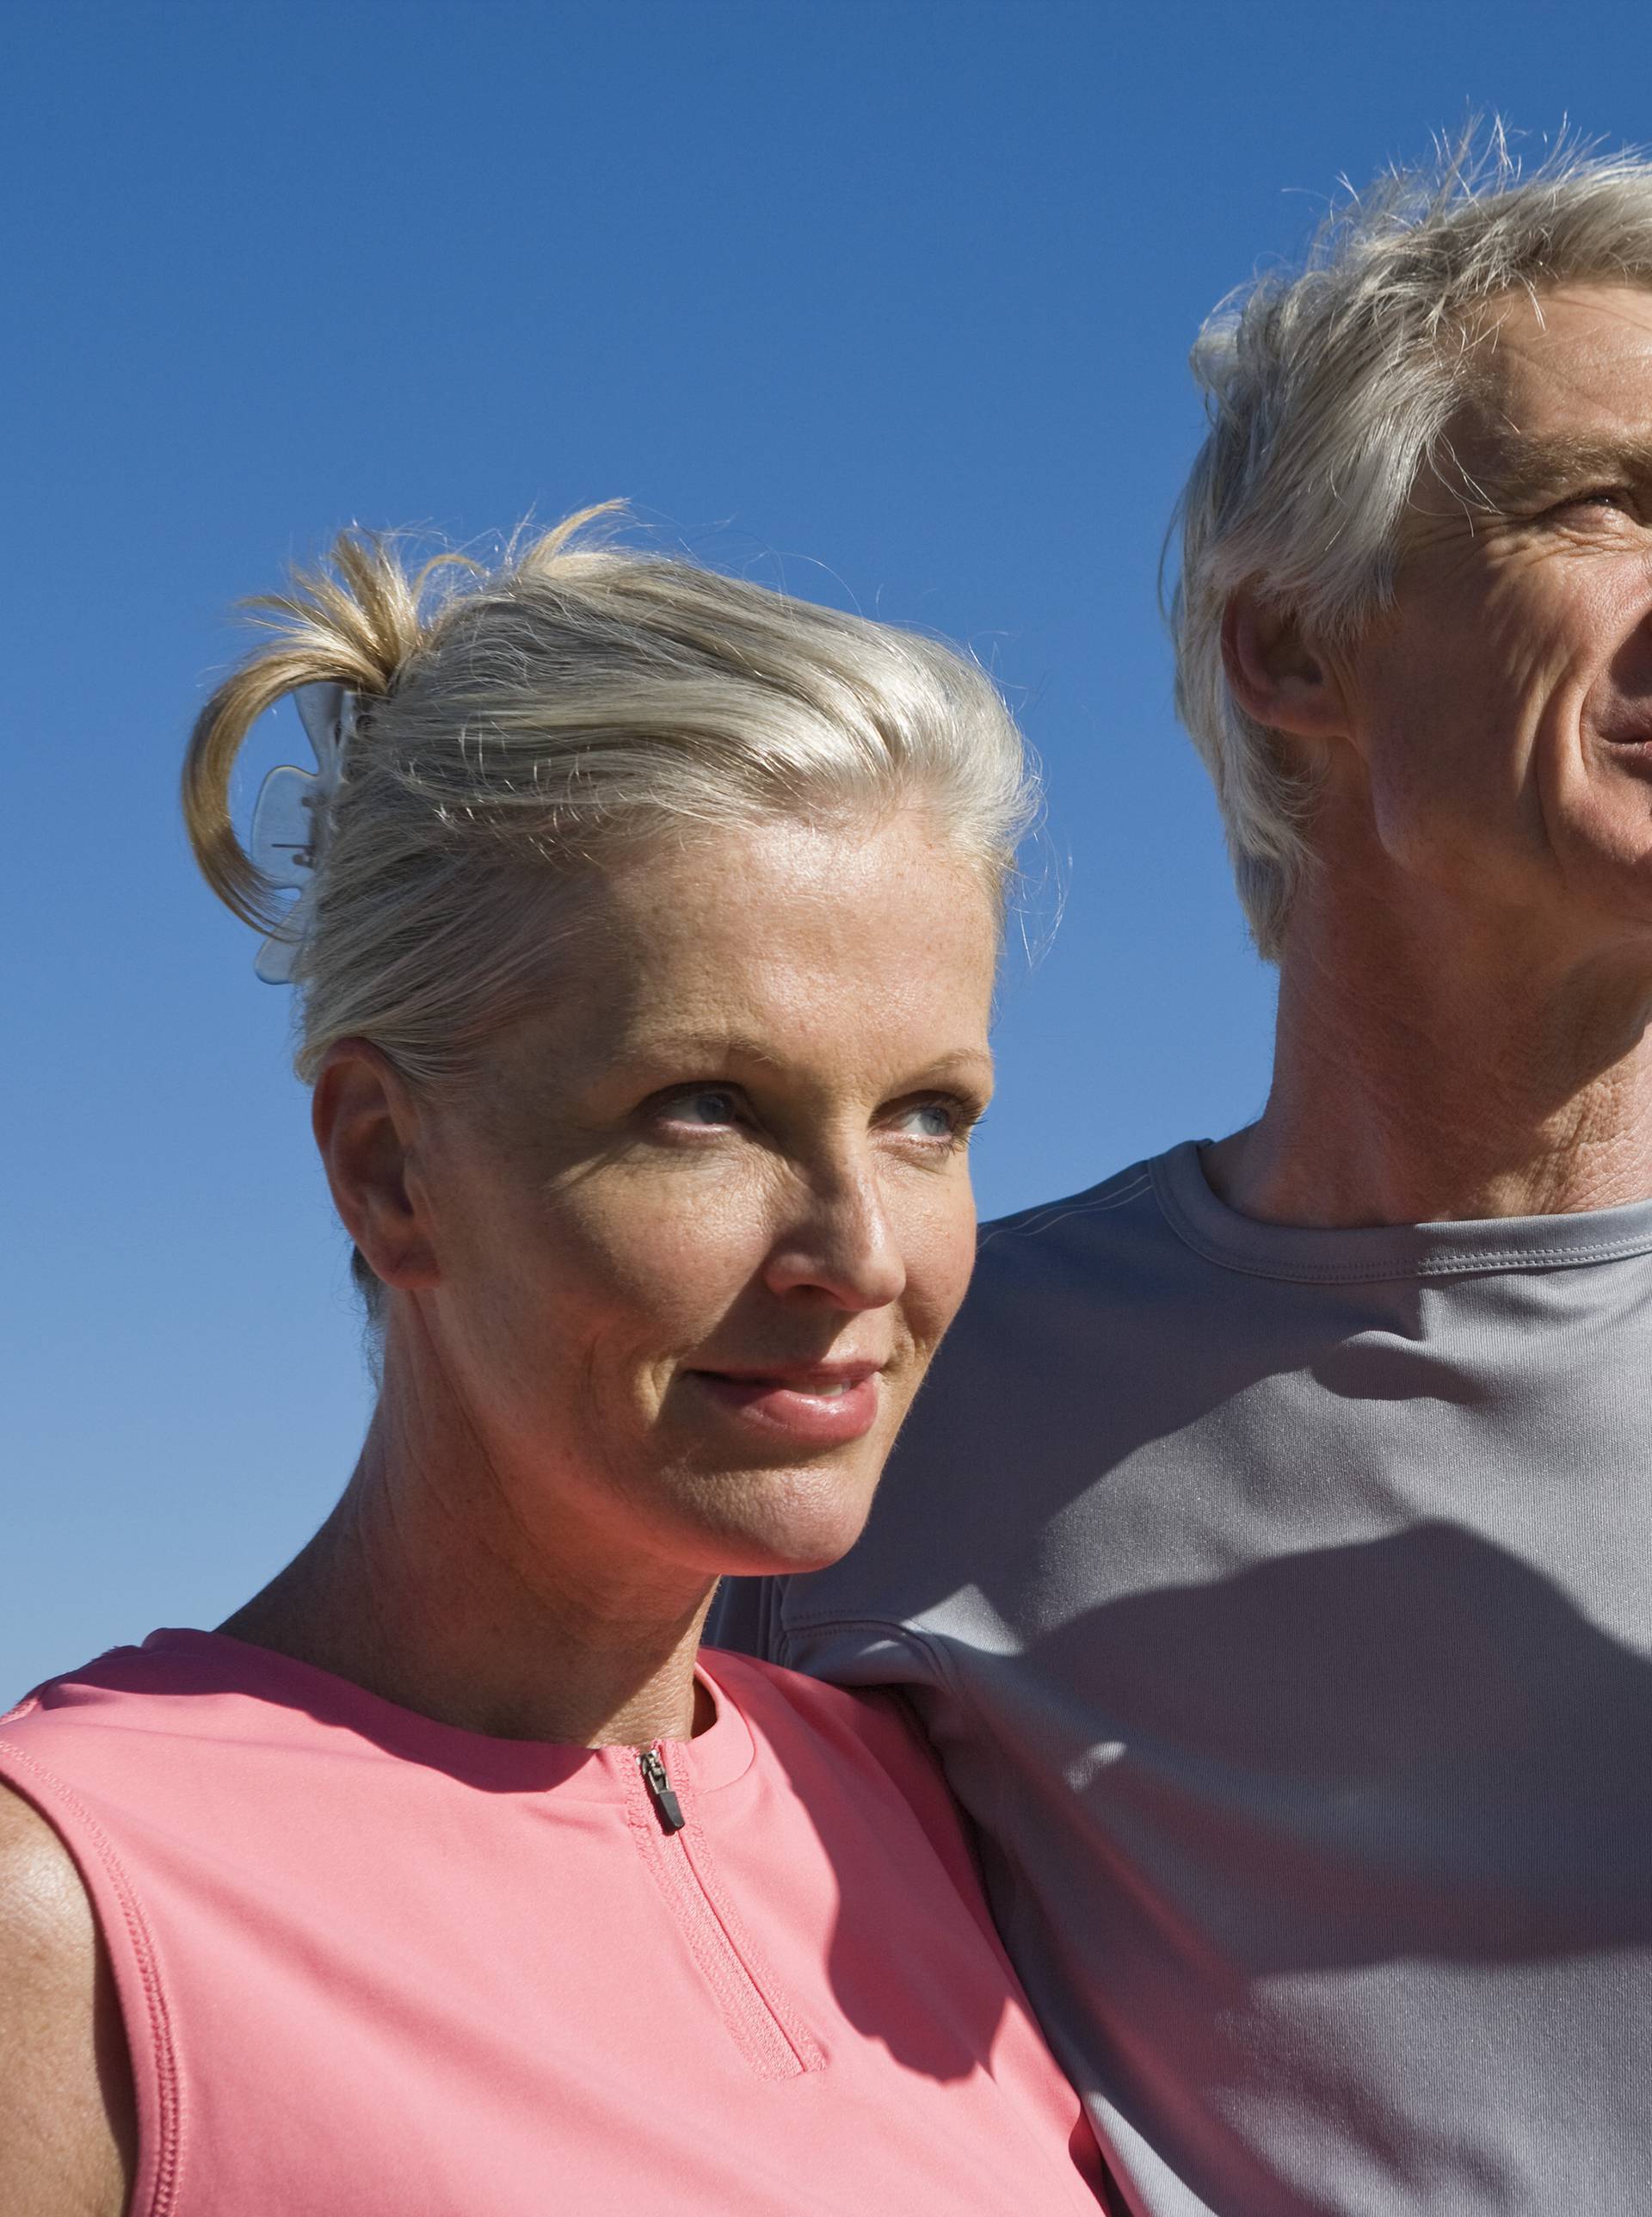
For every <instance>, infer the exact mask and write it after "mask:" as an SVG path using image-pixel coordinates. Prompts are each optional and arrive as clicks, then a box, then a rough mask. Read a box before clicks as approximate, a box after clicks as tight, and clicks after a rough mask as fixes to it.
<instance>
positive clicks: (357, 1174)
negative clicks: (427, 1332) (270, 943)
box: [311, 1039, 441, 1293]
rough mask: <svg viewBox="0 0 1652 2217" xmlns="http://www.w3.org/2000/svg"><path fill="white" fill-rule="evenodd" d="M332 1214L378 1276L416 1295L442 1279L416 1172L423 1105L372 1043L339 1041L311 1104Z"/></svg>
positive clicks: (329, 1052) (328, 1057) (326, 1059)
mask: <svg viewBox="0 0 1652 2217" xmlns="http://www.w3.org/2000/svg"><path fill="white" fill-rule="evenodd" d="M311 1125H312V1127H313V1129H314V1131H315V1134H316V1145H317V1146H318V1147H319V1148H320V1150H321V1159H322V1161H323V1163H324V1165H325V1166H326V1170H327V1183H328V1184H329V1185H330V1187H331V1189H332V1195H333V1206H334V1207H336V1209H337V1211H338V1213H339V1215H340V1217H341V1218H342V1220H343V1225H344V1229H345V1230H346V1231H347V1232H348V1233H349V1235H350V1237H351V1238H352V1239H353V1240H354V1242H355V1244H356V1246H357V1248H358V1250H359V1251H361V1255H362V1256H363V1257H365V1258H366V1260H367V1264H368V1266H369V1267H370V1268H371V1269H372V1271H373V1275H374V1276H375V1277H377V1278H379V1279H382V1280H383V1281H384V1283H385V1285H387V1286H397V1287H399V1288H402V1289H403V1290H404V1292H409V1293H412V1292H417V1291H419V1290H421V1289H422V1288H428V1287H431V1286H434V1285H435V1284H436V1283H437V1282H438V1280H439V1278H440V1275H441V1274H440V1272H439V1270H438V1269H437V1267H436V1258H435V1250H434V1248H433V1246H432V1244H431V1240H430V1237H429V1226H428V1225H427V1224H426V1223H425V1222H424V1220H423V1214H422V1209H421V1207H420V1203H419V1200H418V1195H417V1187H416V1181H415V1180H414V1179H413V1178H412V1177H411V1176H410V1170H411V1167H412V1164H413V1162H414V1159H415V1151H416V1146H417V1144H418V1139H419V1127H420V1112H419V1103H418V1102H417V1100H416V1097H415V1096H414V1095H413V1094H412V1093H411V1092H410V1090H409V1089H408V1087H407V1084H406V1083H405V1081H404V1079H403V1078H402V1076H401V1074H400V1072H399V1071H398V1070H397V1069H396V1067H395V1065H393V1064H392V1063H391V1061H390V1059H388V1057H387V1056H385V1054H384V1053H382V1052H381V1051H380V1050H379V1048H378V1047H374V1046H373V1043H372V1042H371V1041H368V1040H361V1039H344V1040H337V1041H335V1042H334V1043H333V1045H332V1046H331V1047H329V1048H328V1050H327V1053H326V1055H325V1057H324V1059H323V1062H322V1065H321V1071H320V1075H319V1076H318V1077H317V1079H316V1088H315V1094H314V1096H313V1098H312V1100H311Z"/></svg>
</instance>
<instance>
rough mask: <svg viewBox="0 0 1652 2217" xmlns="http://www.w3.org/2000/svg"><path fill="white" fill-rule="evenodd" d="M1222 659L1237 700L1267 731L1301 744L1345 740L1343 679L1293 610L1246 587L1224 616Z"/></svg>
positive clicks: (1230, 603) (1345, 704)
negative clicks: (1309, 638)
mask: <svg viewBox="0 0 1652 2217" xmlns="http://www.w3.org/2000/svg"><path fill="white" fill-rule="evenodd" d="M1222 660H1223V663H1224V666H1225V668H1226V670H1227V674H1228V683H1229V686H1230V688H1231V689H1232V693H1233V697H1234V699H1235V700H1236V701H1237V702H1238V703H1239V706H1240V707H1242V709H1243V710H1244V712H1245V713H1246V714H1247V715H1248V717H1249V718H1250V719H1251V720H1252V721H1253V722H1254V723H1258V724H1260V725H1261V726H1262V728H1263V729H1264V730H1265V731H1269V732H1285V733H1286V734H1287V735H1288V736H1289V737H1290V738H1297V739H1335V738H1343V737H1344V736H1346V734H1347V729H1348V716H1347V697H1346V695H1345V694H1344V691H1343V688H1342V683H1341V678H1340V676H1338V674H1337V672H1336V671H1335V670H1334V669H1333V668H1332V666H1331V664H1330V663H1329V661H1328V658H1326V657H1325V656H1323V655H1322V654H1321V653H1320V652H1318V651H1317V650H1316V649H1315V648H1313V647H1310V645H1309V644H1308V642H1307V640H1306V639H1304V636H1303V633H1302V629H1301V627H1300V625H1299V623H1298V620H1297V618H1296V616H1295V615H1294V614H1292V613H1291V610H1290V609H1288V608H1280V607H1279V606H1278V605H1277V604H1275V603H1273V602H1266V601H1261V600H1259V599H1258V598H1257V596H1255V594H1254V593H1252V592H1250V591H1249V590H1247V589H1244V588H1241V590H1239V591H1238V592H1236V594H1235V595H1234V596H1233V597H1232V599H1231V600H1230V602H1228V605H1227V608H1225V610H1224V612H1223V617H1222Z"/></svg>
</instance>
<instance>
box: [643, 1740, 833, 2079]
mask: <svg viewBox="0 0 1652 2217" xmlns="http://www.w3.org/2000/svg"><path fill="white" fill-rule="evenodd" d="M685 1784H686V1782H684V1781H682V1780H681V1779H680V1780H679V1781H678V1782H677V1787H676V1792H677V1795H678V1798H679V1800H681V1801H682V1803H683V1805H684V1807H685V1811H686V1812H687V1815H688V1819H689V1825H690V1826H691V1827H692V1829H693V1831H694V1832H695V1833H696V1834H697V1835H698V1836H699V1840H700V1852H699V1854H698V1855H697V1856H695V1858H694V1859H693V1862H690V1860H689V1857H688V1854H687V1831H682V1832H679V1833H677V1834H676V1835H675V1837H672V1838H668V1837H666V1835H665V1834H664V1833H663V1831H661V1830H660V1826H659V1821H658V1819H657V1818H656V1816H655V1814H654V1812H653V1808H652V1806H651V1804H650V1802H649V1800H648V1796H647V1791H646V1789H645V1788H644V1785H643V1782H642V1778H641V1775H640V1774H639V1775H638V1777H637V1779H636V1780H635V1781H634V1782H627V1787H626V1818H627V1819H628V1821H629V1823H630V1825H631V1832H632V1838H633V1839H634V1840H635V1842H636V1843H637V1845H638V1849H639V1850H640V1851H641V1853H642V1856H643V1859H644V1862H646V1863H647V1864H648V1866H649V1868H650V1870H652V1872H653V1873H654V1876H655V1879H656V1882H657V1884H658V1886H659V1887H660V1890H661V1892H662V1893H663V1894H664V1895H665V1897H666V1899H667V1901H668V1902H669V1904H670V1905H671V1907H672V1909H673V1910H674V1911H675V1915H676V1920H677V1924H678V1928H679V1930H681V1933H682V1936H683V1937H684V1939H685V1940H686V1941H687V1943H688V1948H689V1952H690V1953H691V1954H692V1955H693V1959H694V1961H695V1962H696V1963H697V1964H698V1965H699V1967H700V1973H701V1975H702V1976H703V1977H704V1979H705V1980H706V1985H708V1986H709V1987H710V1988H711V1991H712V1993H713V1994H714V1995H715V1996H716V1997H717V2001H718V2008H719V2010H720V2011H721V2013H722V2016H723V2021H724V2023H725V2024H726V2025H727V2026H728V2028H729V2030H730V2034H731V2035H733V2038H734V2041H735V2044H736V2046H737V2047H738V2048H739V2050H740V2052H741V2053H742V2054H743V2056H744V2057H745V2059H746V2061H747V2062H748V2063H749V2065H750V2066H751V2068H752V2069H753V2070H754V2071H755V2072H756V2073H757V2075H758V2077H759V2078H801V2077H802V2076H803V2075H804V2072H808V2071H818V2070H820V2069H821V2068H822V2067H823V2065H824V2063H825V2060H826V2059H825V2057H824V2056H823V2054H822V2053H821V2052H820V2050H819V2048H818V2047H817V2046H816V2045H815V2043H814V2041H812V2040H811V2039H810V2037H809V2035H807V2034H806V2033H804V2031H803V2030H802V2029H801V2027H800V2026H798V2024H797V2023H796V2022H795V2019H794V2017H793V2016H792V2012H791V2011H790V2010H783V2009H782V2008H780V2006H778V2005H777V2003H776V2000H775V1998H774V1995H775V1988H774V1979H773V1977H772V1975H769V1974H768V1973H767V1972H765V1973H764V1976H763V1977H762V1978H761V1979H760V1978H759V1977H758V1975H757V1971H758V1967H759V1966H758V1959H757V1957H756V1954H755V1949H753V1948H752V1947H751V1945H750V1943H749V1942H746V1944H745V1946H744V1947H741V1946H740V1945H739V1944H738V1942H737V1939H736V1936H735V1933H734V1931H732V1930H730V1924H731V1921H732V1920H731V1918H730V1916H729V1915H728V1914H726V1913H725V1908H724V1905H723V1904H722V1903H721V1901H720V1899H714V1898H713V1896H712V1890H711V1887H710V1886H709V1885H708V1883H707V1864H706V1855H705V1836H704V1833H703V1831H701V1828H700V1823H699V1820H698V1819H697V1817H695V1815H694V1813H693V1803H692V1800H691V1798H690V1797H689V1796H688V1795H687V1793H686V1792H685ZM719 1895H720V1889H719ZM742 1937H743V1936H742Z"/></svg>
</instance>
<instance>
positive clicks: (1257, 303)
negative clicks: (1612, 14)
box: [1170, 127, 1652, 960]
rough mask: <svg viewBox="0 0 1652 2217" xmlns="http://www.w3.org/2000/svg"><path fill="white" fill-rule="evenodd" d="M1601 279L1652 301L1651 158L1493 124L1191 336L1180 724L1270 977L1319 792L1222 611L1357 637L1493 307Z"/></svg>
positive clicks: (1372, 194) (1354, 199) (1379, 603)
mask: <svg viewBox="0 0 1652 2217" xmlns="http://www.w3.org/2000/svg"><path fill="white" fill-rule="evenodd" d="M1579 281H1604V282H1616V283H1622V282H1629V283H1632V284H1646V285H1648V286H1652V160H1649V159H1648V158H1647V157H1644V156H1643V155H1641V154H1639V153H1632V152H1626V153H1619V154H1613V155H1603V154H1600V153H1597V152H1595V151H1591V150H1589V149H1587V148H1581V147H1579V146H1576V145H1569V144H1563V145H1560V146H1559V147H1557V148H1556V150H1555V151H1552V152H1551V153H1550V154H1549V155H1548V156H1547V157H1545V158H1544V160H1543V161H1541V162H1540V163H1539V164H1536V165H1535V166H1533V167H1531V168H1530V169H1523V168H1522V166H1521V165H1520V164H1519V162H1518V161H1517V160H1516V159H1515V157H1513V155H1512V154H1511V153H1510V151H1508V148H1507V144H1506V141H1505V139H1504V137H1503V133H1502V131H1501V127H1494V128H1493V129H1492V130H1491V131H1490V133H1488V134H1485V135H1484V136H1482V135H1481V134H1479V133H1472V132H1471V133H1470V134H1469V135H1468V136H1467V138H1465V139H1464V141H1462V142H1461V143H1459V144H1458V145H1457V146H1455V147H1454V148H1452V149H1449V150H1448V149H1446V148H1445V147H1443V146H1442V148H1441V149H1440V151H1439V156H1438V158H1437V159H1436V160H1435V161H1434V162H1433V164H1430V165H1429V166H1428V167H1427V168H1425V169H1419V170H1392V171H1390V172H1388V173H1386V174H1384V176H1381V177H1379V178H1378V181H1377V182H1375V183H1374V184H1373V185H1372V187H1371V188H1370V189H1369V190H1368V191H1366V192H1365V193H1363V194H1357V195H1350V197H1349V198H1348V200H1347V201H1346V202H1345V203H1343V204H1342V205H1341V206H1339V207H1335V208H1334V209H1333V210H1332V211H1331V213H1329V214H1328V216H1327V217H1326V219H1324V221H1323V222H1322V224H1321V225H1320V227H1319V229H1318V231H1317V232H1316V234H1315V236H1314V238H1313V240H1312V243H1311V245H1310V249H1309V251H1308V254H1307V256H1306V258H1305V260H1304V262H1303V264H1302V266H1301V267H1300V268H1299V269H1295V270H1292V271H1289V272H1284V273H1280V272H1270V273H1268V274H1266V275H1261V276H1258V277H1257V278H1256V279H1255V280H1254V281H1253V282H1252V283H1251V284H1249V285H1248V286H1246V287H1242V289H1241V290H1240V291H1238V292H1237V293H1234V294H1232V295H1231V296H1230V298H1229V299H1228V300H1224V302H1223V303H1222V305H1221V306H1219V307H1218V308H1217V310H1216V311H1215V312H1214V313H1213V314H1212V315H1211V318H1210V319H1209V320H1208V321H1207V322H1206V324H1205V327H1204V329H1203V330H1201V331H1200V333H1199V339H1198V342H1197V343H1196V344H1195V346H1194V348H1193V357H1192V360H1193V374H1194V375H1195V377H1196V378H1197V379H1198V380H1199V385H1200V386H1202V388H1203V390H1204V393H1205V408H1206V413H1207V416H1208V417H1209V422H1210V429H1209V432H1208V433H1207V435H1206V436H1205V442H1204V444H1203V446H1202V447H1201V448H1200V449H1199V456H1198V459H1197V460H1196V461H1195V462H1194V464H1193V471H1192V473H1191V475H1190V476H1189V478H1188V480H1187V486H1186V488H1185V490H1184V491H1183V494H1182V497H1181V501H1180V506H1179V509H1178V512H1177V525H1176V527H1174V528H1178V529H1179V533H1180V565H1179V572H1178V577H1177V583H1176V587H1175V591H1174V597H1173V600H1172V603H1171V611H1170V616H1171V627H1172V631H1173V633H1174V641H1175V651H1176V707H1177V712H1178V713H1179V714H1180V717H1181V719H1182V721H1183V722H1184V723H1185V724H1186V726H1187V729H1188V731H1189V732H1191V733H1192V735H1193V740H1194V743H1195V744H1196V745H1197V746H1198V748H1199V752H1200V754H1201V755H1202V756H1203V757H1204V760H1205V766H1206V767H1207V769H1209V770H1210V773H1211V778H1212V779H1213V781H1214V782H1215V786H1216V792H1217V802H1218V804H1219V806H1220V808H1221V811H1222V816H1223V821H1224V826H1225V829H1226V832H1227V838H1228V845H1229V850H1230V854H1231V855H1232V858H1233V866H1234V872H1235V875H1236V879H1237V881H1238V888H1239V898H1240V900H1241V902H1242V905H1243V906H1244V911H1245V914H1246V917H1247V918H1248V922H1249V924H1250V929H1251V933H1252V936H1253V937H1254V940H1255V942H1256V945H1257V948H1258V949H1259V950H1260V952H1261V954H1263V955H1264V956H1265V957H1267V959H1268V960H1278V958H1279V953H1280V950H1281V948H1282V946H1283V943H1284V936H1285V923H1286V918H1287V917H1288V915H1289V913H1290V909H1291V899H1292V896H1293V894H1294V892H1295V891H1296V888H1297V886H1298V884H1299V882H1300V880H1301V877H1302V874H1303V871H1304V868H1306V867H1307V866H1308V862H1309V848H1308V843H1307V838H1306V836H1305V835H1306V831H1307V825H1308V819H1309V817H1310V812H1311V806H1312V800H1313V779H1312V775H1311V773H1310V771H1309V770H1308V769H1305V768H1304V765H1303V764H1302V763H1301V762H1300V761H1295V762H1293V761H1292V759H1291V755H1290V753H1289V751H1288V750H1287V747H1286V745H1285V743H1284V742H1283V741H1282V740H1281V739H1280V738H1279V736H1278V735H1276V734H1275V733H1273V732H1269V731H1267V730H1266V729H1265V728H1264V727H1263V726H1261V725H1260V724H1258V723H1256V722H1255V721H1254V719H1252V718H1251V717H1249V716H1248V715H1247V714H1246V713H1245V712H1244V711H1243V709H1242V708H1241V707H1240V706H1239V704H1238V702H1237V701H1236V700H1235V699H1234V697H1233V695H1232V692H1231V690H1230V687H1229V684H1228V681H1227V676H1226V672H1225V670H1224V662H1223V652H1222V624H1223V618H1224V612H1225V610H1226V608H1227V605H1228V603H1229V602H1230V599H1231V598H1232V596H1233V595H1234V593H1235V592H1236V590H1238V589H1239V588H1240V587H1242V586H1243V587H1247V588H1248V589H1249V590H1251V591H1252V592H1254V594H1255V595H1256V596H1257V597H1258V599H1259V600H1260V601H1261V602H1263V603H1264V604H1267V605H1271V606H1273V607H1276V608H1281V609H1287V610H1289V611H1291V613H1292V614H1294V615H1295V616H1296V617H1297V618H1298V621H1300V622H1301V623H1302V624H1303V625H1304V627H1305V628H1306V629H1307V630H1308V631H1310V633H1313V634H1314V635H1315V636H1316V638H1318V639H1320V640H1322V641H1323V642H1324V643H1326V644H1328V645H1331V644H1335V643H1337V642H1338V641H1343V642H1346V641H1347V640H1348V639H1351V638H1353V637H1354V636H1357V634H1358V633H1359V628H1360V627H1361V626H1362V625H1363V624H1364V623H1365V621H1366V620H1367V619H1368V618H1369V617H1370V616H1371V615H1372V614H1373V613H1375V612H1376V611H1377V610H1378V609H1380V608H1382V607H1383V606H1384V603H1385V602H1386V601H1387V599H1388V597H1389V596H1390V592H1391V590H1392V586H1393V582H1394V574H1395V569H1396V562H1397V559H1398V555H1399V553H1400V550H1401V545H1402V527H1403V522H1404V517H1405V514H1406V510H1407V508H1408V505H1409V501H1410V498H1411V495H1412V491H1413V488H1414V487H1415V485H1416V484H1417V482H1418V479H1419V477H1420V476H1421V474H1422V472H1425V471H1427V470H1430V469H1433V468H1435V467H1437V466H1439V467H1441V468H1442V469H1443V467H1444V465H1445V462H1446V460H1447V457H1446V455H1445V451H1444V448H1445V431H1446V427H1447V425H1448V423H1450V421H1451V419H1452V416H1453V414H1454V413H1455V411H1456V410H1457V409H1458V405H1459V404H1460V403H1461V401H1462V400H1463V398H1464V395H1465V393H1466V392H1468V391H1469V389H1470V385H1471V381H1472V379H1473V377H1474V374H1475V364H1476V340H1477V338H1478V337H1480V336H1481V333H1482V330H1483V328H1484V313H1483V312H1484V309H1485V307H1486V305H1487V304H1488V303H1489V302H1492V301H1495V300H1497V299H1498V298H1500V297H1501V296H1504V295H1507V294H1509V293H1527V294H1530V295H1532V296H1533V297H1535V296H1537V295H1538V294H1539V293H1542V292H1543V291H1544V289H1546V288H1550V287H1555V286H1556V285H1562V284H1568V283H1574V282H1579Z"/></svg>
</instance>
